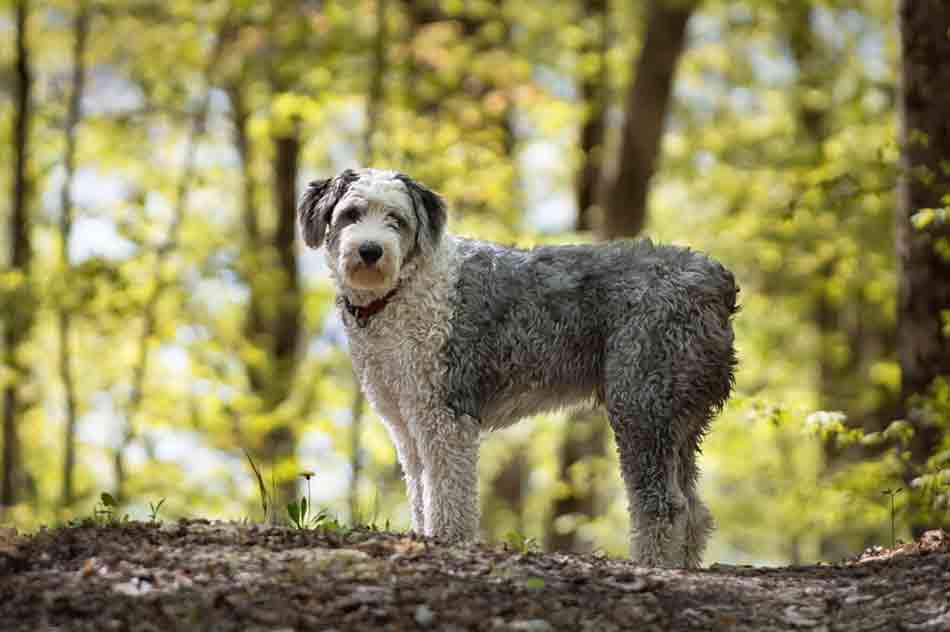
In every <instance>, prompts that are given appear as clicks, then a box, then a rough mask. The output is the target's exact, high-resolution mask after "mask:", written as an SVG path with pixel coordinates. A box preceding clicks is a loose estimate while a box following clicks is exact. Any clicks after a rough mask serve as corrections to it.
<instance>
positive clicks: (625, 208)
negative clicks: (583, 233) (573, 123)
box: [598, 0, 696, 239]
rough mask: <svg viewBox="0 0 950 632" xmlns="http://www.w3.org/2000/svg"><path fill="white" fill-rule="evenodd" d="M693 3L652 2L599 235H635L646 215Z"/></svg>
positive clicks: (667, 0)
mask: <svg viewBox="0 0 950 632" xmlns="http://www.w3.org/2000/svg"><path fill="white" fill-rule="evenodd" d="M695 7H696V4H695V2H693V1H692V0H690V1H686V0H683V1H676V0H651V2H650V3H649V5H648V9H647V11H648V13H647V27H646V37H645V38H644V41H643V48H642V50H641V51H640V56H639V58H638V61H637V65H636V70H635V75H634V79H633V81H632V82H630V89H629V92H628V93H627V104H626V108H625V113H624V120H623V129H622V132H621V138H620V153H619V157H618V160H617V164H616V167H615V169H614V170H613V171H614V173H613V174H612V175H610V176H608V179H607V182H606V185H605V187H604V190H603V197H602V200H603V202H602V207H603V214H604V216H603V222H602V225H601V226H600V230H599V231H598V232H599V237H600V238H601V239H616V238H618V237H633V236H634V235H637V234H639V233H640V231H641V230H642V229H643V226H644V224H645V223H646V218H647V193H648V192H649V189H650V180H651V179H652V178H653V173H654V172H655V171H656V165H657V161H658V158H659V155H660V140H661V139H662V137H663V128H664V124H665V122H666V114H667V111H668V110H669V105H670V95H671V93H672V89H673V77H674V76H675V74H676V66H677V63H678V62H679V58H680V56H681V54H682V53H683V49H684V47H685V45H686V25H687V23H688V21H689V17H690V16H691V15H692V13H693V11H694V9H695Z"/></svg>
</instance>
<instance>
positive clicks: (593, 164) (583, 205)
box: [576, 0, 610, 231]
mask: <svg viewBox="0 0 950 632" xmlns="http://www.w3.org/2000/svg"><path fill="white" fill-rule="evenodd" d="M584 6H585V12H586V14H587V16H589V17H593V18H596V19H597V21H598V22H599V23H600V28H601V32H600V33H599V37H597V38H596V40H595V41H594V42H588V46H587V47H586V50H583V51H581V53H587V52H596V53H597V56H598V58H599V64H598V69H597V73H596V74H595V75H593V76H591V77H581V79H580V82H579V86H578V91H579V92H580V98H581V102H582V103H583V104H584V110H585V112H584V122H583V124H582V125H581V135H580V144H581V152H582V153H583V157H582V158H581V161H582V162H581V167H580V169H579V170H578V173H577V225H576V228H577V230H579V231H588V230H592V229H593V227H594V224H593V221H592V215H593V213H592V211H593V210H594V206H595V204H596V203H597V192H598V187H599V186H600V181H601V168H602V166H603V149H604V147H603V145H604V134H605V131H606V129H607V102H608V96H609V87H610V86H609V78H608V75H607V51H608V49H609V47H610V18H609V14H608V11H607V0H586V2H585V3H584Z"/></svg>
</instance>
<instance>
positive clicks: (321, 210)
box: [297, 169, 359, 248]
mask: <svg viewBox="0 0 950 632" xmlns="http://www.w3.org/2000/svg"><path fill="white" fill-rule="evenodd" d="M357 179H359V175H358V174H357V173H356V172H355V171H353V170H352V169H347V170H346V171H344V172H342V173H341V174H340V175H338V176H337V177H335V178H328V179H326V180H314V181H313V182H311V183H310V184H309V185H308V186H307V190H306V191H304V194H303V195H302V196H301V198H300V204H298V205H297V214H298V216H299V218H300V231H301V233H302V234H303V240H304V243H306V244H307V245H308V246H310V247H311V248H319V247H320V245H321V244H323V238H324V236H325V235H326V232H327V226H329V225H330V220H331V219H332V217H333V207H335V206H336V203H337V202H339V201H340V198H341V197H343V194H344V193H346V190H347V189H348V188H349V187H350V184H352V183H353V182H354V181H356V180H357Z"/></svg>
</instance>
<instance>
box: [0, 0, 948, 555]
mask: <svg viewBox="0 0 950 632" xmlns="http://www.w3.org/2000/svg"><path fill="white" fill-rule="evenodd" d="M948 4H950V3H946V2H944V1H943V0H919V1H914V0H903V1H902V2H897V3H895V2H892V1H890V0H864V1H861V2H857V1H852V2H848V1H845V0H771V1H770V0H746V1H726V0H704V1H701V2H700V1H688V0H624V1H620V0H613V1H609V0H557V1H547V2H545V1H542V0H521V1H518V2H515V1H512V0H419V1H411V0H352V1H335V0H272V1H270V2H255V1H251V0H209V1H201V2H199V1H185V0H163V1H158V0H114V1H105V0H45V1H28V0H5V1H4V2H0V165H2V169H0V191H3V195H2V196H0V225H2V227H3V232H2V234H0V251H2V259H0V261H2V268H0V320H2V330H0V331H2V341H0V353H2V356H0V389H2V400H0V407H2V408H0V413H2V420H0V421H2V434H0V449H2V452H0V459H2V460H0V512H2V513H0V522H2V523H4V524H13V525H16V526H18V527H20V528H25V529H32V528H36V527H37V526H39V525H40V524H54V523H62V522H64V521H68V520H70V519H73V518H76V517H83V516H88V515H90V514H92V513H93V512H94V510H95V507H96V505H97V504H98V503H99V502H100V498H101V493H102V492H108V493H109V494H111V495H112V496H113V497H114V498H115V499H116V502H117V503H118V504H119V505H121V507H120V512H121V513H128V514H130V515H131V516H132V517H136V518H146V517H148V515H149V503H157V502H158V501H159V500H160V499H163V498H164V499H165V502H164V505H163V506H162V509H161V517H163V518H166V519H169V518H174V517H178V516H192V517H195V516H199V517H208V518H222V519H236V520H240V519H244V518H247V519H250V520H260V519H262V516H261V509H260V506H259V499H258V486H257V482H256V480H255V477H254V474H253V473H252V471H251V469H250V468H249V466H248V461H247V458H246V456H245V452H246V453H247V454H249V455H251V457H252V458H253V459H254V460H255V462H257V463H258V465H259V466H260V467H261V468H262V470H263V473H264V476H265V479H267V481H271V479H273V481H274V487H275V493H276V495H277V497H278V499H279V505H277V506H279V507H282V506H283V505H284V504H285V503H286V502H288V501H290V500H292V499H293V498H296V497H299V495H300V494H306V493H307V492H306V491H305V490H306V489H307V484H308V483H309V487H310V493H311V495H312V501H313V504H314V505H317V506H319V507H322V508H325V509H326V510H327V511H328V512H329V513H330V514H331V515H333V516H335V517H338V519H339V520H340V521H341V522H349V521H354V522H361V523H373V524H376V525H378V526H380V527H383V526H385V525H389V526H391V527H392V528H399V529H405V528H408V511H407V507H406V497H405V491H404V487H403V485H402V482H401V479H400V472H399V468H398V464H397V463H396V461H395V456H394V452H393V449H392V447H391V445H390V442H389V439H388V437H387V436H386V433H385V430H384V428H383V426H382V425H381V424H380V423H379V422H378V420H376V419H375V418H374V414H373V413H372V411H371V410H368V407H367V406H366V405H365V402H364V400H363V399H362V397H361V396H360V394H359V392H358V390H357V389H356V387H355V384H354V380H353V376H352V371H351V367H350V363H349V360H348V358H347V356H346V352H345V340H344V337H343V335H342V329H341V325H340V322H339V318H338V317H337V315H336V314H335V310H334V309H333V292H332V288H331V285H330V283H329V281H328V278H327V274H326V268H325V265H324V263H323V255H322V253H319V252H313V251H307V250H305V249H304V248H303V247H302V245H301V244H300V243H299V240H297V239H296V237H295V233H296V226H295V224H296V222H295V206H296V200H297V198H298V196H299V194H300V192H301V191H302V189H303V187H304V186H305V185H306V183H307V182H308V181H309V180H311V179H314V178H317V177H328V176H331V175H333V174H335V173H336V172H338V171H340V170H342V169H344V168H347V167H353V166H358V165H374V166H377V167H387V168H396V169H398V170H401V171H404V172H406V173H409V174H411V175H412V176H413V177H415V178H416V179H418V180H420V181H422V182H424V183H426V184H428V185H429V186H431V187H433V188H434V189H436V190H438V191H440V192H441V193H442V194H443V195H444V196H445V197H446V198H447V200H448V201H449V205H450V218H451V219H450V229H451V230H453V231H454V232H457V233H462V234H465V235H468V236H475V237H481V238H488V239H494V240H499V241H503V242H506V243H517V244H519V245H525V246H529V245H533V244H540V243H563V242H577V241H583V242H587V241H598V240H605V239H614V238H627V237H638V236H651V237H653V238H655V239H657V240H660V241H662V242H666V243H674V244H680V245H688V246H691V247H693V248H697V249H700V250H703V251H705V252H708V253H710V254H711V255H713V256H715V257H716V258H718V259H719V260H721V261H722V262H724V263H725V264H726V265H727V266H728V267H730V268H731V269H732V270H733V271H734V272H735V274H736V276H737V278H738V280H739V283H740V285H741V287H742V293H741V305H742V309H741V312H740V314H739V315H738V316H737V318H736V321H735V327H736V331H737V345H738V348H739V355H740V368H739V372H738V379H737V388H736V393H735V396H734V397H733V398H732V400H731V401H730V402H729V404H728V405H727V407H726V409H725V410H724V411H723V413H722V415H721V416H720V417H719V418H718V420H717V421H715V422H714V425H713V429H712V432H711V433H710V434H709V436H708V437H707V440H706V442H705V446H704V448H705V449H704V456H703V459H702V466H703V469H704V477H703V480H702V488H703V494H704V496H705V497H706V498H707V499H708V501H709V504H710V506H711V508H712V510H713V513H714V515H715V517H716V519H717V521H718V525H719V527H718V530H717V531H716V532H715V535H714V537H713V540H712V543H711V547H710V550H709V551H708V552H707V557H706V560H707V562H712V561H724V562H756V563H780V562H804V561H812V560H818V559H839V558H841V557H843V556H845V555H850V554H855V553H857V552H859V551H860V550H861V548H863V547H865V546H867V545H870V544H875V543H888V542H889V541H890V538H891V537H892V533H891V518H892V517H894V518H895V525H896V536H897V537H898V538H908V537H909V536H910V535H911V533H912V532H914V533H916V532H919V531H921V530H923V529H925V528H931V527H940V526H943V527H944V528H945V529H946V528H950V379H948V378H950V342H948V341H950V210H948V206H950V198H948V197H947V195H948V193H950V122H948V118H950V117H947V115H946V113H947V112H950V6H948ZM612 441H613V439H612V437H611V436H610V434H609V430H608V428H607V425H606V423H605V421H604V419H603V418H602V416H601V415H600V414H599V413H591V412H586V411H573V412H565V413H562V414H556V415H545V416H541V417H538V418H535V419H533V420H531V421H529V422H526V423H522V424H519V425H517V426H515V427H513V428H510V429H508V430H505V431H503V432H501V433H498V434H496V435H492V436H490V437H488V438H487V440H486V442H485V445H484V448H483V458H482V461H481V485H482V505H483V513H484V515H483V535H484V537H485V538H487V539H490V540H495V541H499V540H510V541H518V542H521V543H522V544H523V543H524V542H525V540H526V539H530V541H532V542H536V543H537V544H538V545H539V546H544V547H547V548H550V549H558V550H578V551H584V550H587V551H589V550H602V551H605V552H607V553H610V554H623V553H624V551H625V549H626V533H627V518H626V512H625V509H624V499H623V494H622V492H621V486H620V479H619V474H618V471H617V468H616V463H615V460H616V457H615V455H614V449H613V444H612ZM303 472H313V476H312V477H311V478H309V479H307V480H305V479H304V478H302V477H301V476H300V475H301V473H303ZM892 502H893V508H894V514H893V516H892V509H891V507H892ZM284 518H286V516H284Z"/></svg>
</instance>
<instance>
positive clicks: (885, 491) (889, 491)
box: [881, 487, 904, 548]
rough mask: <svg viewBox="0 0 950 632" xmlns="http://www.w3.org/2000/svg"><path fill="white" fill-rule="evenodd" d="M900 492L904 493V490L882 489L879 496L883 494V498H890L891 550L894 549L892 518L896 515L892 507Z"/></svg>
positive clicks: (899, 488) (901, 488)
mask: <svg viewBox="0 0 950 632" xmlns="http://www.w3.org/2000/svg"><path fill="white" fill-rule="evenodd" d="M902 491H904V488H903V487H898V488H897V489H882V490H881V494H883V495H885V496H890V497H891V548H893V547H894V543H895V540H894V516H895V514H896V513H897V511H896V509H895V506H894V499H895V498H896V497H897V495H898V494H899V493H901V492H902Z"/></svg>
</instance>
